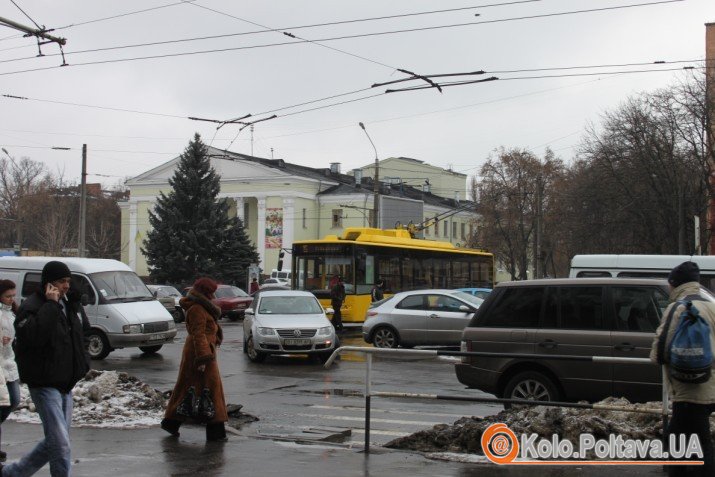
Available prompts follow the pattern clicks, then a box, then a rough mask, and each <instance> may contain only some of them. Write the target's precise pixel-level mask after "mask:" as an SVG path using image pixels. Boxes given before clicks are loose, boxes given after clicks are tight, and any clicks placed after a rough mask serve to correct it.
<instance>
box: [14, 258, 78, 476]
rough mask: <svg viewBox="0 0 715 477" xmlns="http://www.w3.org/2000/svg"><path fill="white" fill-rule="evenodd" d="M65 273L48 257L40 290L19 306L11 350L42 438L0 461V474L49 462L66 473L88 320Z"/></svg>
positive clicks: (27, 472) (33, 469) (16, 472)
mask: <svg viewBox="0 0 715 477" xmlns="http://www.w3.org/2000/svg"><path fill="white" fill-rule="evenodd" d="M70 277H71V273H70V269H69V268H68V267H67V265H65V264H64V263H62V262H58V261H51V262H48V263H47V264H46V265H45V267H44V268H43V269H42V286H41V288H40V290H38V291H37V293H35V294H33V295H31V296H30V297H28V298H27V300H25V301H24V302H23V303H22V305H21V306H20V309H19V310H18V313H17V318H16V320H15V330H16V340H17V341H16V345H15V348H16V349H15V356H16V360H17V365H18V370H19V371H20V380H21V381H22V382H24V383H25V384H27V386H28V387H29V388H30V396H31V397H32V401H33V402H34V403H35V407H36V408H37V413H38V414H39V415H40V419H41V420H42V429H43V431H44V433H45V438H44V439H43V440H41V441H40V442H39V443H38V444H37V445H36V446H35V448H34V449H32V451H30V453H29V454H26V455H25V456H23V457H22V459H20V460H19V461H17V462H14V463H12V464H9V465H7V466H5V467H3V468H2V473H1V475H2V476H10V477H12V476H28V475H32V474H34V473H35V472H37V471H38V470H40V469H41V468H42V467H43V466H44V465H45V464H46V463H48V462H49V463H50V474H51V475H52V476H53V477H55V476H69V475H70V473H71V455H70V439H69V429H70V424H71V423H72V388H74V385H75V384H77V381H79V380H80V379H82V378H83V377H84V375H85V374H87V371H89V362H88V360H87V355H86V354H85V349H84V339H83V336H84V332H83V330H84V328H86V327H88V326H89V323H88V322H87V319H86V317H85V315H84V313H82V311H81V310H80V307H81V306H82V304H81V303H80V300H79V299H78V297H76V296H73V294H72V293H69V292H70ZM68 295H69V296H68Z"/></svg>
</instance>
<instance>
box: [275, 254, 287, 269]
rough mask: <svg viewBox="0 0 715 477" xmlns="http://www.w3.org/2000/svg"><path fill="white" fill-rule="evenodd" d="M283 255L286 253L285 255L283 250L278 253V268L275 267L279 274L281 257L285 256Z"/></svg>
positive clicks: (281, 264)
mask: <svg viewBox="0 0 715 477" xmlns="http://www.w3.org/2000/svg"><path fill="white" fill-rule="evenodd" d="M285 254H286V253H285V252H284V251H283V250H281V251H280V252H278V266H277V267H276V269H277V270H278V271H279V272H280V271H281V270H283V257H284V256H285Z"/></svg>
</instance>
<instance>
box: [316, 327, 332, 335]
mask: <svg viewBox="0 0 715 477" xmlns="http://www.w3.org/2000/svg"><path fill="white" fill-rule="evenodd" d="M332 332H333V327H332V326H325V327H323V328H318V336H330V335H331V333H332Z"/></svg>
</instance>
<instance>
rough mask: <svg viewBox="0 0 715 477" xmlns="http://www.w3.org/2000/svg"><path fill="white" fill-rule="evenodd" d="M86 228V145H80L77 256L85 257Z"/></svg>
mask: <svg viewBox="0 0 715 477" xmlns="http://www.w3.org/2000/svg"><path fill="white" fill-rule="evenodd" d="M86 226H87V145H86V144H82V185H81V186H80V197H79V243H78V245H77V248H78V251H77V252H78V253H77V256H79V257H84V256H85V252H84V251H85V242H86V235H85V233H86Z"/></svg>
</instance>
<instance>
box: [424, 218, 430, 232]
mask: <svg viewBox="0 0 715 477" xmlns="http://www.w3.org/2000/svg"><path fill="white" fill-rule="evenodd" d="M425 222H427V221H426V220H425ZM423 223H424V222H423ZM429 229H430V228H429V227H425V235H429V233H430V232H429Z"/></svg>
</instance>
